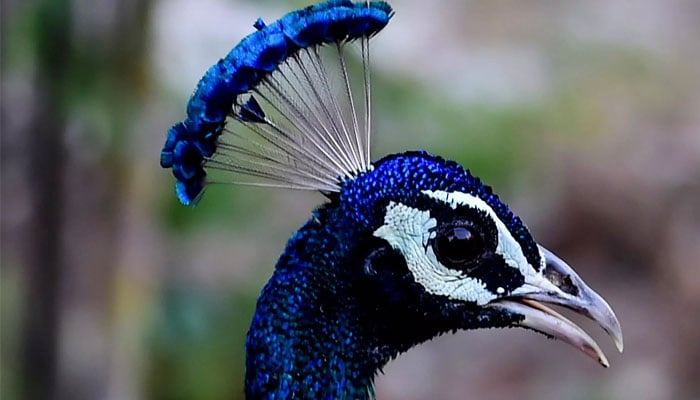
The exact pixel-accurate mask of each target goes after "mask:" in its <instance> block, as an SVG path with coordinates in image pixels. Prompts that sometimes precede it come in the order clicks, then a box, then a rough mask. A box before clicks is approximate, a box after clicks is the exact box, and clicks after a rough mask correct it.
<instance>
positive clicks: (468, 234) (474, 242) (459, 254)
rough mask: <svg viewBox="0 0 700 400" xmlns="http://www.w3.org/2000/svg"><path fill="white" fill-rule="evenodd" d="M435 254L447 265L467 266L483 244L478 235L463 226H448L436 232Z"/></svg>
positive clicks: (476, 255)
mask: <svg viewBox="0 0 700 400" xmlns="http://www.w3.org/2000/svg"><path fill="white" fill-rule="evenodd" d="M436 239H437V241H436V249H435V251H436V255H437V256H438V259H439V260H440V262H442V263H443V264H445V266H447V267H451V268H456V269H466V268H468V267H469V266H470V265H468V264H470V263H471V261H474V260H475V259H476V258H477V257H478V256H479V255H480V254H481V252H482V250H483V244H482V241H481V238H480V237H479V235H477V234H476V233H474V232H473V231H472V230H471V229H469V228H468V227H465V226H453V227H448V228H447V229H445V230H444V231H443V232H440V233H438V237H437V238H436Z"/></svg>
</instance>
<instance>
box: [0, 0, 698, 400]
mask: <svg viewBox="0 0 700 400" xmlns="http://www.w3.org/2000/svg"><path fill="white" fill-rule="evenodd" d="M393 3H394V4H393V5H394V7H395V9H396V16H395V18H394V20H393V21H392V22H391V24H390V25H389V26H388V27H387V29H386V30H385V31H384V32H382V33H381V35H380V36H379V37H378V38H377V39H376V40H375V41H374V44H373V46H374V47H373V83H374V84H375V89H374V91H373V93H374V107H375V112H374V119H375V128H376V129H375V132H376V134H375V144H374V155H375V157H377V156H380V155H383V154H386V153H389V152H397V151H403V150H406V149H416V148H424V149H427V150H429V151H431V152H434V153H439V154H441V155H443V156H446V157H450V158H454V159H456V160H458V161H459V162H461V163H463V164H464V165H465V166H468V167H469V168H470V169H471V170H472V171H473V172H474V173H475V174H477V175H479V176H481V177H482V178H484V179H485V180H486V181H487V182H488V183H490V184H491V185H493V186H494V187H495V188H496V190H497V191H498V192H499V193H500V194H501V196H502V198H504V199H505V200H506V201H507V202H508V203H509V204H510V205H511V207H512V208H513V209H514V210H516V212H517V213H519V215H520V216H521V217H523V219H524V220H525V221H527V222H528V224H529V226H530V227H531V229H532V230H533V231H534V233H535V235H536V237H537V238H538V240H539V241H540V242H541V243H543V244H545V245H546V246H547V247H549V248H551V249H552V250H554V251H555V252H556V253H558V254H560V255H561V256H562V257H563V258H565V259H566V260H568V261H569V262H570V263H571V264H572V265H573V266H575V267H576V269H577V270H578V271H579V272H580V274H581V275H582V276H583V277H584V279H586V280H587V282H588V283H589V284H590V285H591V286H592V287H593V288H595V289H596V290H598V291H599V293H601V294H602V295H603V296H604V297H605V298H606V299H607V300H608V301H609V302H610V304H611V305H612V306H613V308H614V309H615V310H616V312H617V314H618V316H619V318H620V320H621V323H622V326H623V330H624V334H625V344H626V347H625V353H624V354H623V355H622V356H620V355H618V354H616V352H615V350H614V347H613V345H612V343H611V341H610V340H609V339H608V338H607V337H606V336H605V335H604V334H603V332H602V331H600V330H599V329H597V327H595V326H594V325H593V324H592V323H589V321H581V323H582V324H583V326H584V327H586V329H587V330H589V331H590V332H592V333H593V334H594V336H595V337H596V338H598V339H599V341H600V343H601V345H602V347H603V349H604V350H605V351H606V353H607V354H608V356H609V358H610V361H611V364H612V366H611V368H610V369H608V370H605V369H603V368H600V367H599V366H598V365H596V363H594V362H592V361H591V360H589V359H587V358H585V357H584V356H583V355H581V354H580V353H579V352H577V351H575V350H573V349H571V348H570V347H568V346H566V345H564V344H561V343H554V342H551V341H549V340H546V339H545V338H544V337H541V336H539V335H535V334H532V333H529V332H525V331H522V330H507V331H505V330H504V331H493V330H491V331H483V332H461V333H458V334H455V335H448V336H445V337H441V338H438V339H435V340H433V341H431V342H430V343H427V344H425V345H423V346H420V347H418V348H416V349H413V350H411V351H410V352H408V353H407V354H405V355H403V356H401V357H400V358H399V359H398V360H396V361H394V362H392V363H391V364H389V365H388V367H387V368H386V369H385V374H384V375H380V376H379V377H378V379H377V393H378V398H379V399H384V400H388V399H428V398H430V399H463V398H478V399H482V400H484V399H512V398H523V399H553V400H554V399H582V400H583V399H601V400H602V399H611V400H612V399H615V400H618V399H619V400H623V399H628V400H644V399H649V400H656V399H695V400H697V399H700V379H698V377H700V322H699V321H700V319H699V318H698V316H700V2H697V1H694V0H665V1H662V0H639V1H623V0H616V1H607V0H592V1H586V2H583V1H573V0H564V1H558V2H552V1H546V0H533V1H527V2H522V1H516V0H495V1H457V0H452V1H444V2H439V3H437V2H433V3H431V2H427V1H420V0H397V1H394V2H393ZM307 4H308V3H307V2H306V1H288V2H283V1H253V0H248V1H243V0H240V1H234V0H198V1H193V0H124V1H117V0H97V1H87V0H27V1H19V0H6V1H3V2H2V12H1V18H2V20H1V22H2V38H1V39H2V61H1V63H2V87H1V89H0V96H1V98H2V142H1V149H2V166H1V170H2V198H1V200H2V231H1V233H2V253H1V254H2V267H1V270H0V272H1V277H0V301H1V303H0V306H1V311H2V318H1V319H0V323H1V334H2V339H1V341H0V344H1V345H2V351H1V355H2V359H1V366H0V372H1V375H0V378H1V381H0V397H2V398H3V399H8V400H9V399H115V400H116V399H240V398H242V391H243V388H242V382H243V373H244V369H243V360H244V350H243V343H244V337H245V332H246V330H247V326H248V323H249V321H250V318H251V315H252V313H253V309H254V304H255V299H256V296H257V293H258V291H259V290H260V288H261V287H262V286H263V284H264V283H265V281H266V279H267V278H268V277H269V275H270V274H271V271H272V266H273V265H274V263H275V261H276V259H277V257H278V255H279V253H280V252H281V251H282V249H283V246H284V244H285V241H286V239H287V238H288V237H289V236H290V234H291V233H292V232H293V231H294V230H295V228H296V227H298V226H300V225H301V224H302V223H303V222H304V221H305V220H306V219H307V218H308V217H309V215H310V214H309V213H310V211H311V209H312V208H313V207H314V205H316V204H318V203H319V202H321V201H323V199H322V197H321V196H320V195H316V194H312V193H296V192H283V191H274V190H266V189H252V188H242V187H223V186H220V187H213V188H210V189H209V190H208V192H207V194H206V196H205V198H204V199H203V201H202V202H201V203H200V205H199V206H197V207H196V208H186V207H184V206H181V205H179V204H178V203H177V201H176V199H175V196H174V195H173V178H172V177H171V175H170V173H169V172H168V171H164V170H162V169H161V168H160V167H159V166H158V157H159V150H160V146H161V144H162V141H163V139H164V136H165V132H166V130H167V129H168V127H169V126H170V125H171V124H172V123H174V122H175V121H178V120H180V119H181V118H182V117H183V115H184V107H185V103H186V100H187V98H188V95H189V94H190V93H191V91H192V90H193V88H194V87H195V84H196V82H197V81H198V79H199V77H200V76H201V74H202V73H203V72H204V71H205V70H206V69H207V68H208V66H209V65H211V64H213V63H214V62H215V61H216V60H218V59H219V57H222V56H223V55H224V54H226V53H227V52H228V50H229V49H230V48H231V47H232V46H233V45H234V44H235V43H237V41H238V40H239V39H240V38H242V37H243V36H244V35H245V34H247V33H249V32H251V31H252V27H251V24H252V22H253V21H254V20H255V19H256V18H257V17H258V16H262V17H264V18H265V19H266V20H268V21H269V20H274V19H275V18H277V17H279V16H281V15H282V14H283V13H284V12H286V11H289V10H291V9H293V8H296V7H300V6H304V5H307ZM579 321H580V319H579Z"/></svg>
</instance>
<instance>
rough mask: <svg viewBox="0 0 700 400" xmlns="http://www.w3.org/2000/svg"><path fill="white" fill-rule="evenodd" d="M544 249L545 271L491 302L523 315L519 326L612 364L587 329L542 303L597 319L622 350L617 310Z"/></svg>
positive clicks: (605, 364) (498, 306) (605, 363)
mask: <svg viewBox="0 0 700 400" xmlns="http://www.w3.org/2000/svg"><path fill="white" fill-rule="evenodd" d="M540 250H541V253H542V255H543V256H544V258H545V261H546V265H545V268H544V270H543V271H542V274H541V275H538V276H536V277H528V278H526V279H525V284H524V285H523V286H522V287H520V288H518V289H517V290H516V291H514V292H513V293H512V294H511V296H509V297H505V298H501V299H498V300H494V301H493V302H491V303H490V304H489V306H491V307H495V308H501V309H504V310H506V311H509V312H513V313H516V314H520V315H523V316H524V319H523V320H522V321H520V322H519V323H518V324H517V325H518V326H522V327H524V328H529V329H532V330H535V331H538V332H541V333H543V334H545V335H547V336H549V337H553V338H555V339H560V340H563V341H564V342H566V343H569V344H570V345H572V346H574V347H576V348H578V349H579V350H581V351H583V352H584V353H585V354H587V355H589V356H590V357H593V358H594V359H596V360H598V362H599V363H600V364H601V365H603V366H604V367H608V366H609V365H610V364H609V363H608V359H607V358H606V357H605V354H603V352H602V350H600V347H599V346H598V344H597V343H596V342H595V341H594V340H593V339H592V338H591V337H590V336H589V335H588V334H587V333H586V332H584V330H583V329H581V328H580V327H579V326H578V325H576V324H574V323H573V322H571V321H570V320H569V319H567V318H566V317H564V316H563V315H561V314H559V313H558V312H556V311H554V310H552V309H551V308H549V307H547V306H546V305H544V304H542V303H549V304H556V305H559V306H563V307H567V308H570V309H572V310H574V311H576V312H577V313H579V314H583V315H585V316H587V317H588V318H590V319H592V320H594V321H596V322H597V323H598V325H600V326H601V327H602V328H603V329H604V330H605V332H607V333H608V335H610V336H611V337H612V339H613V341H614V342H615V346H616V347H617V349H618V350H619V351H620V352H622V349H623V341H622V329H621V328H620V322H619V321H618V320H617V317H616V316H615V313H614V312H613V310H612V309H611V308H610V306H609V305H608V303H606V302H605V300H603V298H602V297H600V295H599V294H598V293H596V292H594V291H593V290H592V289H591V288H589V287H588V285H586V283H585V282H583V280H582V279H581V278H580V277H579V276H578V274H576V272H574V270H573V269H572V268H571V267H570V266H569V265H568V264H566V263H565V262H564V261H562V260H561V259H560V258H559V257H557V256H556V255H554V254H553V253H552V252H550V251H549V250H547V249H545V248H544V247H542V246H540Z"/></svg>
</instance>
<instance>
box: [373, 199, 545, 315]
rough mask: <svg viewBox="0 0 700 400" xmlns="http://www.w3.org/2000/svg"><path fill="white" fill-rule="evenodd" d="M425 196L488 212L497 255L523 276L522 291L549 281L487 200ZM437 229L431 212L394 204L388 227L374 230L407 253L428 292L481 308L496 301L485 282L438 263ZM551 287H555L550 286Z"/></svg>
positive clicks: (411, 267)
mask: <svg viewBox="0 0 700 400" xmlns="http://www.w3.org/2000/svg"><path fill="white" fill-rule="evenodd" d="M423 193H424V194H425V195H427V196H429V197H432V198H433V199H435V200H439V201H442V202H444V203H446V204H448V205H450V206H451V207H452V208H453V209H456V208H457V207H458V206H460V207H469V208H472V209H474V210H478V211H481V212H483V213H485V214H486V215H487V216H488V217H489V218H491V219H492V220H493V222H494V224H495V225H496V229H497V231H498V238H497V239H498V242H497V245H496V254H498V255H499V256H501V257H502V258H503V260H504V261H505V263H506V265H508V266H509V267H511V268H515V269H517V270H519V271H520V273H521V274H522V275H523V277H524V278H525V283H526V285H524V286H525V287H523V288H522V289H523V290H524V291H528V288H529V287H530V285H528V284H538V285H542V284H544V283H545V282H542V281H543V280H544V281H546V279H544V277H543V276H542V274H541V273H539V272H538V271H537V270H536V269H535V268H533V267H532V265H530V263H529V262H528V261H527V258H526V257H525V254H524V253H523V251H522V248H521V246H520V244H519V243H518V242H517V241H516V240H515V238H514V237H513V235H512V234H511V233H510V231H509V230H508V228H507V227H506V226H505V224H504V223H503V222H502V221H501V220H500V219H499V218H498V216H497V215H496V213H495V211H493V209H492V208H491V206H489V205H488V204H487V203H486V202H485V201H484V200H482V199H480V198H478V197H475V196H472V195H470V194H467V193H461V192H445V191H431V190H425V191H423ZM436 226H437V221H436V220H435V219H434V218H431V216H430V212H429V211H421V210H418V209H415V208H411V207H408V206H405V205H403V204H400V203H395V202H391V203H389V205H388V206H387V210H386V215H385V216H384V225H382V226H381V227H379V228H378V229H377V230H376V231H374V236H376V237H379V238H382V239H384V240H386V241H387V242H389V244H390V245H391V246H392V247H393V248H394V249H396V250H398V251H400V252H401V254H403V256H404V258H405V259H406V265H407V266H408V269H409V270H410V271H411V274H413V278H414V279H415V280H416V282H418V283H420V284H421V285H422V286H423V287H424V288H425V290H426V291H427V292H428V293H432V294H435V295H443V296H447V297H449V298H452V299H455V300H462V301H471V302H475V303H476V304H477V305H484V304H486V303H488V302H490V301H492V300H494V299H496V297H497V294H494V293H492V292H491V291H490V290H488V289H487V288H486V285H485V284H484V282H482V281H481V280H479V279H476V278H473V277H469V276H467V275H466V274H465V273H463V272H462V271H457V270H454V269H451V268H447V267H445V266H444V265H442V263H440V262H439V261H438V260H437V257H436V256H435V253H434V252H433V249H432V247H430V246H428V240H429V239H431V238H432V237H431V235H435V233H434V232H433V231H432V229H433V228H435V227H436ZM543 261H544V258H543ZM549 286H552V285H551V284H549ZM499 289H500V290H497V292H498V295H501V294H503V292H504V289H503V288H499ZM519 289H520V288H519ZM516 292H519V290H517V289H516V291H514V292H513V293H516Z"/></svg>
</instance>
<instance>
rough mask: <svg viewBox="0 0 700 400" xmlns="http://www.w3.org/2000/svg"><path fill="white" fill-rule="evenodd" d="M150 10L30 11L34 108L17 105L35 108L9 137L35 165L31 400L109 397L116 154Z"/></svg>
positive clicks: (29, 181)
mask: <svg viewBox="0 0 700 400" xmlns="http://www.w3.org/2000/svg"><path fill="white" fill-rule="evenodd" d="M151 5H152V2H151V1H140V0H139V1H137V0H127V1H118V0H101V1H97V2H94V3H91V2H77V1H71V0H40V1H37V2H35V3H33V4H29V3H27V5H26V7H27V8H28V9H32V10H33V12H34V14H35V15H34V18H33V21H32V22H33V25H32V26H33V28H32V34H33V35H34V42H33V44H35V47H34V48H33V51H34V60H35V61H36V68H35V70H34V76H33V85H32V86H33V93H32V96H31V101H30V102H29V104H28V106H27V107H24V109H22V110H19V109H16V111H18V112H19V111H21V112H25V113H30V117H29V118H28V121H30V122H29V123H27V124H25V125H24V126H23V128H22V132H19V134H18V135H13V137H12V138H11V140H13V141H15V142H16V143H12V144H13V146H14V147H16V148H18V149H19V150H20V151H22V152H23V154H24V157H26V158H27V159H28V161H29V162H28V165H29V168H28V169H27V171H25V172H24V174H25V177H26V179H25V180H24V182H23V184H24V185H26V190H27V192H28V193H29V199H30V203H31V206H30V209H31V213H30V215H29V217H28V220H27V221H26V225H25V229H24V232H25V233H26V238H27V240H24V241H23V242H22V243H21V246H22V247H23V248H22V254H23V256H22V260H21V263H22V265H23V267H24V276H25V291H24V293H25V299H24V302H23V305H24V307H25V309H24V311H23V312H22V315H23V317H24V321H23V324H22V327H21V331H20V334H19V336H20V337H21V344H20V346H21V349H20V351H19V356H20V358H21V359H20V378H21V381H22V384H21V386H22V388H21V391H22V392H21V395H22V396H23V397H25V398H27V399H92V398H104V397H105V395H106V390H107V379H108V376H109V375H110V373H109V368H110V360H109V355H110V350H109V348H108V346H109V344H110V340H109V337H108V332H109V330H108V327H109V326H110V323H109V318H110V316H111V311H112V310H111V307H112V298H111V287H112V285H113V283H112V278H113V275H114V266H115V259H116V251H118V247H117V244H116V243H117V239H118V238H117V232H118V230H119V229H118V228H119V224H120V218H119V215H120V212H119V211H120V210H119V208H120V195H122V193H121V192H120V191H119V190H118V189H119V187H120V182H121V181H122V175H123V173H122V171H123V170H124V169H123V164H122V163H123V161H121V160H122V159H123V157H120V156H119V154H118V153H119V151H120V149H119V145H120V144H122V143H124V142H125V141H124V140H123V138H124V137H126V136H128V135H129V134H130V132H129V128H130V126H131V121H133V118H132V117H133V114H134V113H135V111H138V109H139V102H140V96H141V95H142V94H143V92H144V88H143V83H144V81H145V79H144V75H145V73H144V71H145V70H146V68H145V65H146V61H145V49H146V45H147V44H148V40H147V39H146V38H147V36H148V35H147V34H148V21H149V17H150V13H149V10H150V8H151ZM20 108H22V107H20ZM85 110H89V111H88V112H91V114H89V115H86V114H84V113H85ZM81 113H83V114H81Z"/></svg>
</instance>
